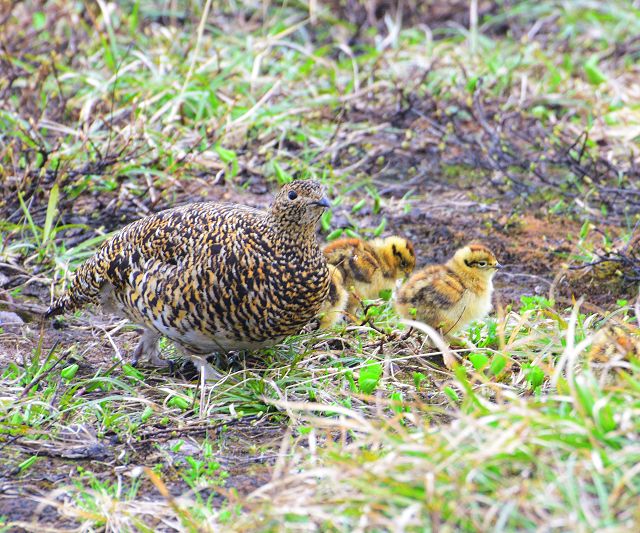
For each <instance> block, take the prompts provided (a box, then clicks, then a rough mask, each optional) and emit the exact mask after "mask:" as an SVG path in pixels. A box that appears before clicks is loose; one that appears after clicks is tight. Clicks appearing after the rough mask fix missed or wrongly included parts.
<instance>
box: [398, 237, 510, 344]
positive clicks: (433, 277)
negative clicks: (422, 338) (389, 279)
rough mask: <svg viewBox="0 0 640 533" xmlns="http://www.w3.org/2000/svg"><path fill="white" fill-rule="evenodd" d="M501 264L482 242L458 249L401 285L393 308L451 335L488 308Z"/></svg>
mask: <svg viewBox="0 0 640 533" xmlns="http://www.w3.org/2000/svg"><path fill="white" fill-rule="evenodd" d="M499 268H502V265H500V263H498V261H497V260H496V258H495V256H494V255H493V253H492V252H491V251H490V250H489V249H488V248H486V247H485V246H483V245H480V244H470V245H468V246H465V247H464V248H461V249H460V250H458V251H457V252H456V253H455V255H454V256H453V258H452V259H450V260H449V261H448V262H447V263H445V264H444V265H430V266H427V267H425V268H423V269H421V270H419V271H418V272H416V273H415V274H414V275H413V276H411V277H410V278H409V280H408V281H407V282H406V283H405V284H404V285H403V286H402V287H401V288H400V290H399V292H398V298H397V302H396V309H397V310H398V312H399V313H400V315H401V316H402V317H404V318H407V319H410V320H419V321H421V322H425V323H426V324H428V325H429V326H431V327H432V328H434V329H436V330H440V331H441V332H442V334H443V335H444V336H445V337H449V338H450V339H451V338H453V334H454V333H456V332H457V331H460V330H461V329H463V328H464V327H465V326H467V325H468V324H469V323H470V322H472V321H473V320H479V319H480V318H482V317H484V316H486V315H487V313H489V311H490V310H491V295H492V293H493V281H492V279H493V276H494V274H495V273H496V270H497V269H499Z"/></svg>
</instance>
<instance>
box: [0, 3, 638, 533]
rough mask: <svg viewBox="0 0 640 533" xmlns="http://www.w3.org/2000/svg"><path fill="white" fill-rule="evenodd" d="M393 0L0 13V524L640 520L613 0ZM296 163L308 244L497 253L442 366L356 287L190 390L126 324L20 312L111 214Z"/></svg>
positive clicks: (630, 142) (629, 228)
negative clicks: (340, 310) (310, 187)
mask: <svg viewBox="0 0 640 533" xmlns="http://www.w3.org/2000/svg"><path fill="white" fill-rule="evenodd" d="M397 5H398V4H396V3H394V2H368V1H367V2H309V3H296V2H294V3H286V4H283V3H276V2H251V1H243V2H240V3H238V4H237V5H231V4H228V3H226V2H217V1H212V2H205V3H197V2H190V1H184V2H147V1H140V2H121V3H104V2H98V3H96V4H87V5H86V6H83V7H82V6H81V7H78V6H76V5H75V4H69V3H67V2H62V1H58V0H54V1H51V2H48V3H45V4H41V3H38V2H33V3H28V2H27V3H22V4H17V5H15V6H14V5H11V6H10V7H9V10H8V11H6V12H5V13H2V14H0V21H2V22H3V23H4V24H5V25H6V27H7V28H9V29H10V31H7V32H4V34H3V36H1V37H0V44H1V48H2V52H1V55H0V71H1V72H2V74H3V76H2V77H0V187H2V190H3V192H4V194H3V195H2V196H1V197H0V309H1V310H3V311H11V312H15V313H17V315H14V316H12V317H10V318H11V320H9V321H7V319H5V318H1V320H3V322H2V324H0V370H1V372H2V378H1V379H0V455H1V456H2V457H3V461H2V464H1V465H0V494H2V497H1V498H0V531H2V530H12V529H19V528H23V529H25V530H27V531H37V530H39V531H46V530H51V531H54V530H55V531H64V530H69V531H96V530H100V531H208V530H211V531H215V530H220V529H223V530H235V531H246V530H255V531H283V530H285V531H363V532H364V531H431V530H433V531H440V530H447V531H448V530H464V531H476V530H481V531H485V530H501V531H520V530H525V529H527V530H528V529H543V530H549V531H556V530H557V531H567V530H571V531H594V530H598V531H623V530H628V531H633V530H636V529H637V525H638V524H639V523H640V516H639V515H638V510H637V507H638V506H637V505H636V503H637V500H638V497H639V495H640V481H639V480H640V471H639V469H638V466H637V465H638V464H640V447H639V445H638V442H639V435H640V426H639V425H638V420H640V416H639V415H640V413H639V412H638V410H639V408H640V407H639V406H640V398H639V395H640V381H639V379H640V378H639V376H640V366H639V365H640V332H639V329H638V324H640V309H638V307H639V306H640V304H638V303H637V292H638V287H637V285H638V279H637V277H638V272H639V271H640V266H639V263H638V253H637V239H638V220H640V204H639V201H640V199H639V198H638V195H637V189H638V187H639V183H640V181H639V180H640V170H639V168H640V167H639V166H638V151H637V140H638V134H639V132H640V129H639V128H640V116H639V115H638V109H637V105H636V104H635V102H636V101H637V96H638V92H639V91H640V89H639V87H640V83H639V79H640V78H639V73H638V66H637V61H636V59H637V57H638V55H639V54H640V49H639V47H638V40H637V34H638V30H640V12H639V11H638V7H637V5H634V4H633V3H630V2H626V1H623V0H618V1H615V2H609V3H608V4H607V5H603V4H601V3H596V2H592V1H589V0H579V1H576V2H572V3H564V4H560V3H557V2H552V1H542V2H537V3H534V2H528V1H527V2H511V1H507V2H490V1H484V0H479V1H478V2H475V1H470V2H429V3H418V2H404V3H403V6H404V7H403V9H402V12H400V11H398V10H397V9H396V8H397ZM293 176H296V177H297V176H301V177H305V176H313V177H316V178H318V179H322V180H323V181H324V182H325V183H326V184H327V185H328V187H329V189H330V193H331V196H332V198H333V199H334V204H335V205H334V207H333V209H332V213H331V214H330V215H327V216H326V217H324V218H323V220H322V227H321V232H320V236H321V238H323V239H332V238H336V237H338V236H339V235H343V234H347V235H360V236H364V237H371V236H374V235H379V234H387V233H391V232H398V233H402V234H404V235H407V236H408V237H410V238H411V239H412V240H414V241H415V243H416V245H417V249H418V253H419V261H420V263H421V264H423V263H426V262H429V261H432V260H435V261H440V260H441V259H442V258H444V257H446V256H447V255H449V254H450V252H451V250H452V249H453V248H455V247H457V246H458V245H459V244H460V243H461V242H465V241H467V240H470V239H479V240H484V241H487V242H489V243H490V244H491V245H492V247H493V248H495V249H496V250H498V253H499V255H500V257H501V262H505V263H508V264H509V266H510V268H509V270H508V271H507V273H506V274H505V275H504V276H503V277H502V278H501V279H500V280H499V284H500V286H499V291H498V304H499V305H497V310H496V317H495V318H489V319H487V320H486V321H484V322H483V323H479V324H475V325H473V326H472V327H471V328H470V329H469V331H468V332H467V335H466V338H467V339H468V340H469V341H470V342H471V343H472V347H470V348H468V349H464V350H458V351H457V355H458V356H460V364H459V366H457V367H456V368H455V369H454V370H453V371H448V370H446V369H445V368H443V367H442V366H441V365H439V364H438V363H439V362H440V361H441V359H442V357H443V355H444V354H442V353H439V352H438V351H434V350H433V349H431V348H429V347H428V345H427V344H426V343H425V342H424V340H425V338H424V336H423V335H421V334H418V333H415V332H414V333H413V334H411V335H408V334H407V329H406V327H405V326H404V325H403V324H402V323H400V322H399V321H398V318H397V317H396V316H395V314H394V313H393V311H392V310H391V308H390V306H389V304H388V302H386V301H383V300H379V301H375V302H373V303H374V305H372V306H371V307H369V308H368V311H367V314H366V316H362V317H360V320H359V321H358V322H356V323H353V324H349V325H346V324H345V325H339V326H337V327H336V328H335V329H333V330H330V331H323V332H315V333H306V334H302V335H299V336H297V337H294V338H291V339H288V340H287V341H286V343H284V344H283V345H280V346H278V347H275V348H274V349H271V350H266V351H264V352H262V353H260V354H253V355H252V356H250V357H249V358H247V359H246V360H239V361H235V362H234V363H233V365H232V367H231V368H230V369H229V370H228V371H225V372H223V375H222V377H221V379H220V380H219V381H218V382H217V383H215V384H211V385H207V386H204V387H203V386H202V385H201V384H200V383H199V382H198V380H197V378H195V376H193V374H189V371H188V369H183V372H184V375H177V376H170V375H168V374H166V373H162V372H159V371H153V370H152V369H141V370H138V369H134V368H132V367H130V366H129V365H127V364H126V361H127V360H128V354H129V353H130V350H131V348H132V346H133V345H134V343H135V341H136V337H137V334H136V333H135V331H133V329H132V327H131V326H130V325H129V324H127V323H126V322H122V321H116V320H114V319H113V318H112V317H103V316H101V315H99V314H95V313H94V311H92V310H89V311H87V312H83V313H79V314H77V315H76V316H73V317H67V318H65V319H64V320H62V321H59V322H56V323H55V324H43V323H41V322H40V320H39V314H40V313H41V312H42V310H43V309H44V308H45V307H46V305H47V304H48V302H49V300H50V298H51V295H52V294H53V293H54V292H56V291H58V290H59V289H60V286H61V285H62V284H63V283H65V282H66V281H67V280H68V279H69V276H70V275H71V273H72V271H73V269H74V268H75V267H76V266H77V265H78V264H79V263H80V261H82V260H83V259H84V258H86V257H87V256H88V255H90V254H91V253H93V251H94V250H95V248H96V246H98V245H99V243H100V242H101V241H102V240H103V239H104V238H105V237H106V236H107V235H108V234H109V232H111V231H113V230H115V229H117V228H119V227H121V226H122V225H123V224H124V223H126V222H128V221H130V220H132V219H135V218H137V217H139V216H142V215H145V214H147V213H149V212H153V211H157V210H160V209H162V208H164V207H167V206H173V205H177V204H180V203H185V202H187V201H192V200H196V199H200V198H210V199H221V200H225V201H239V202H242V203H248V204H251V205H256V206H262V205H264V204H265V203H266V202H267V201H268V200H267V199H266V197H265V193H266V192H268V191H271V190H273V189H275V188H276V187H277V185H278V184H279V183H282V182H284V181H287V180H289V179H291V178H292V177H293ZM576 301H578V303H576ZM2 316H4V315H2ZM11 321H13V322H14V323H11ZM20 322H22V323H20ZM165 350H166V353H167V354H168V355H171V354H172V348H171V346H170V345H167V346H166V347H165ZM18 502H20V505H18V504H17V503H18Z"/></svg>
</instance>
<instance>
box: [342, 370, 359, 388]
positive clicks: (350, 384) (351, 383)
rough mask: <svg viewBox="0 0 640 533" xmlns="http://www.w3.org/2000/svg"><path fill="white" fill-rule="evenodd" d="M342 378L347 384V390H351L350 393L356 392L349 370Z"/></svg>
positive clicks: (351, 373)
mask: <svg viewBox="0 0 640 533" xmlns="http://www.w3.org/2000/svg"><path fill="white" fill-rule="evenodd" d="M344 377H345V378H346V380H347V381H348V382H349V388H350V389H351V392H356V391H357V390H358V387H356V382H355V380H354V379H353V372H351V370H347V371H346V372H345V373H344Z"/></svg>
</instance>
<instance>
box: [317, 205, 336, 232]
mask: <svg viewBox="0 0 640 533" xmlns="http://www.w3.org/2000/svg"><path fill="white" fill-rule="evenodd" d="M332 218H333V211H331V210H330V209H328V210H327V211H325V212H324V213H322V216H321V217H320V227H321V228H322V230H323V231H329V230H330V229H331V219H332Z"/></svg>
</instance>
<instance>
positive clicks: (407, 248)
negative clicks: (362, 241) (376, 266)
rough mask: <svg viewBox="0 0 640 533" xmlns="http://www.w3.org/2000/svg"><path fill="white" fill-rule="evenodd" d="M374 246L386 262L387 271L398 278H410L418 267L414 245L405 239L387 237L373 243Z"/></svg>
mask: <svg viewBox="0 0 640 533" xmlns="http://www.w3.org/2000/svg"><path fill="white" fill-rule="evenodd" d="M371 244H372V246H373V247H374V248H375V250H376V251H377V253H378V256H379V257H380V259H381V260H382V261H383V262H384V264H385V265H386V267H387V270H388V271H389V272H391V273H393V275H394V276H395V277H396V278H399V277H401V276H402V275H404V276H409V275H410V274H411V273H412V272H413V269H414V268H415V266H416V254H415V252H414V251H413V245H412V244H411V243H410V242H409V241H408V240H407V239H404V238H403V237H397V236H395V235H394V236H392V237H386V238H385V239H376V240H374V241H372V243H371Z"/></svg>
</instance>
